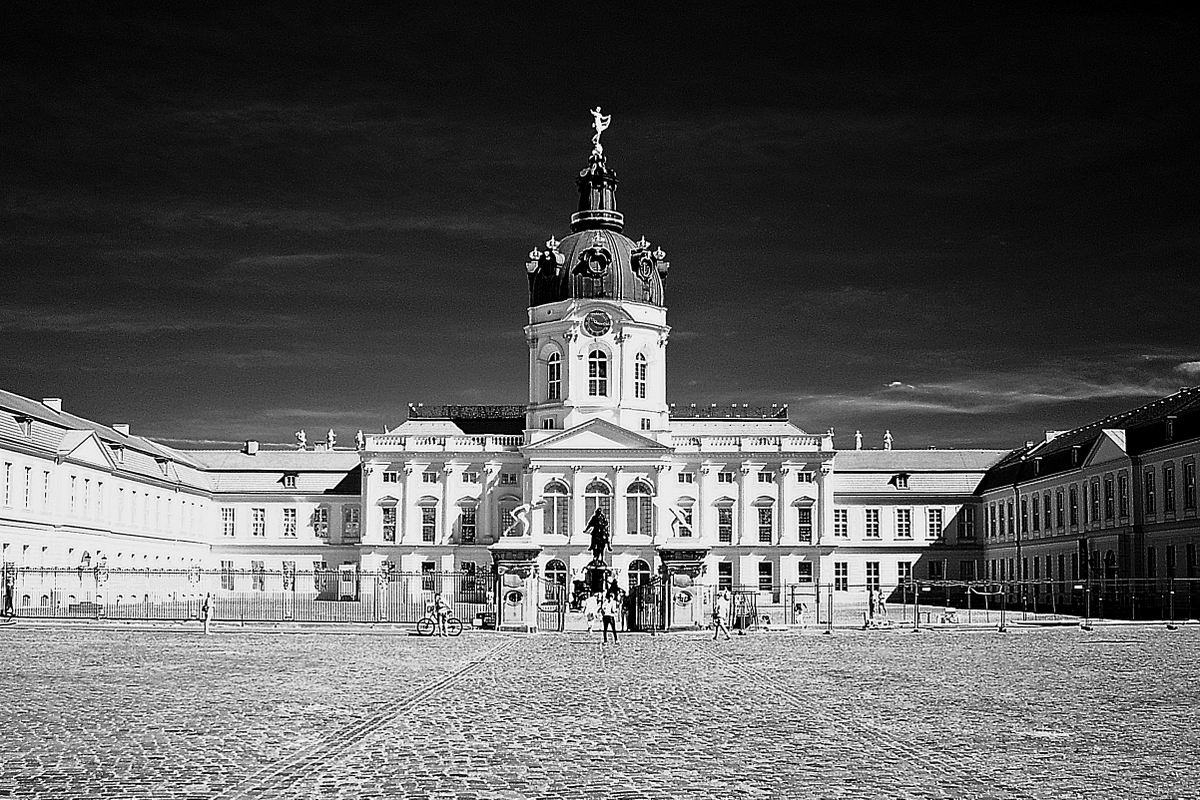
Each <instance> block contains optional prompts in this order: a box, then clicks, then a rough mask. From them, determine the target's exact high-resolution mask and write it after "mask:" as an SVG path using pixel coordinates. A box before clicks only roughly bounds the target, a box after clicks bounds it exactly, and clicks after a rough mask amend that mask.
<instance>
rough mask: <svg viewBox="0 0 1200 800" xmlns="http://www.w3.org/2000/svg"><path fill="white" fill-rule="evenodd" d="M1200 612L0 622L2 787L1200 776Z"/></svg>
mask: <svg viewBox="0 0 1200 800" xmlns="http://www.w3.org/2000/svg"><path fill="white" fill-rule="evenodd" d="M1198 650H1200V628H1196V627H1192V626H1186V627H1184V628H1182V629H1180V630H1178V631H1167V630H1165V629H1163V628H1148V627H1126V626H1111V627H1103V628H1097V629H1096V630H1094V631H1092V632H1084V631H1080V630H1078V629H1058V630H1035V631H1014V632H1010V633H1007V634H1000V633H996V632H984V631H957V632H949V631H924V632H922V633H919V634H913V633H911V632H900V631H895V632H886V631H885V632H876V631H872V632H845V631H839V632H837V633H836V634H835V635H833V636H823V635H821V634H819V633H816V632H811V633H803V634H801V633H758V634H755V635H750V636H746V637H735V638H734V639H733V640H732V641H724V640H722V641H720V642H713V641H712V640H711V639H709V638H708V637H707V636H703V635H688V634H675V635H665V636H657V637H651V636H645V635H642V636H634V635H630V636H623V637H622V639H621V643H620V645H618V646H616V647H613V646H609V647H606V648H602V647H600V646H599V645H598V642H597V641H596V640H595V639H592V638H585V635H584V634H578V635H540V636H531V637H526V636H516V635H513V636H508V635H500V634H480V633H475V634H473V635H472V634H467V635H465V636H463V637H461V638H458V639H447V640H441V639H436V638H428V639H426V638H417V637H411V636H406V635H354V634H338V633H308V634H305V633H294V634H265V633H249V632H229V631H219V632H218V633H217V634H216V635H213V636H211V637H205V636H203V635H201V634H200V633H199V632H198V631H195V632H193V631H187V632H184V631H182V630H176V631H173V632H168V631H145V630H140V631H139V630H100V629H96V628H83V627H63V628H54V627H36V626H26V625H21V626H14V627H12V628H8V629H3V630H0V673H2V674H3V676H4V677H3V683H2V686H3V703H2V704H0V736H3V752H4V758H3V760H2V761H0V796H13V797H39V798H40V797H56V798H57V797H61V798H76V797H79V798H82V797H188V798H209V797H221V798H241V797H262V798H366V797H380V798H382V797H430V798H454V799H455V800H460V799H461V800H466V799H467V798H521V797H563V798H566V797H621V798H640V797H646V798H659V797H679V798H709V797H711V798H758V797H763V798H790V797H980V798H983V797H994V798H1009V797H1035V798H1064V797H1065V798H1074V797H1133V796H1137V797H1196V796H1200V790H1198V789H1197V787H1196V786H1195V784H1194V782H1193V780H1194V775H1195V767H1196V761H1197V755H1196V754H1197V753H1198V752H1200V734H1198V733H1197V725H1196V723H1197V710H1196V709H1197V707H1198V702H1200V681H1197V679H1196V677H1195V675H1194V672H1193V669H1192V665H1193V664H1194V663H1195V658H1196V654H1197V652H1198Z"/></svg>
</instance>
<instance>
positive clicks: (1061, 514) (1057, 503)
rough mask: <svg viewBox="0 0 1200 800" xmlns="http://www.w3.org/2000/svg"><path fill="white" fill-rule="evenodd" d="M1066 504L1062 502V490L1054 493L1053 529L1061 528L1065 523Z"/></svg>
mask: <svg viewBox="0 0 1200 800" xmlns="http://www.w3.org/2000/svg"><path fill="white" fill-rule="evenodd" d="M1065 506H1066V504H1065V503H1064V502H1063V490H1062V489H1059V490H1058V491H1057V492H1055V493H1054V523H1055V524H1054V527H1056V528H1062V527H1064V525H1063V523H1064V522H1065V521H1066V514H1067V509H1066V507H1065Z"/></svg>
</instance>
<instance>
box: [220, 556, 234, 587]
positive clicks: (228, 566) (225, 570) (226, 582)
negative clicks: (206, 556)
mask: <svg viewBox="0 0 1200 800" xmlns="http://www.w3.org/2000/svg"><path fill="white" fill-rule="evenodd" d="M221 588H222V589H224V590H225V591H227V592H232V591H233V588H234V583H233V562H232V561H222V562H221Z"/></svg>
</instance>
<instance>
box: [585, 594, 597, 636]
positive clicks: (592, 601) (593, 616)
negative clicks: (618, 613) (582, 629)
mask: <svg viewBox="0 0 1200 800" xmlns="http://www.w3.org/2000/svg"><path fill="white" fill-rule="evenodd" d="M583 616H584V618H585V619H587V632H588V633H591V632H592V626H593V625H595V624H596V620H597V619H599V618H600V593H599V592H592V593H591V594H589V595H588V596H587V600H584V601H583Z"/></svg>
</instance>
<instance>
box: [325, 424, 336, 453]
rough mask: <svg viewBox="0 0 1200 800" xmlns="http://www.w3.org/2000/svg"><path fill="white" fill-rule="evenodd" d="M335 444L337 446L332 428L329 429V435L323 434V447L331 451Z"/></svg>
mask: <svg viewBox="0 0 1200 800" xmlns="http://www.w3.org/2000/svg"><path fill="white" fill-rule="evenodd" d="M335 444H337V434H336V433H334V432H333V428H330V429H329V433H327V434H325V447H326V448H327V449H329V450H332V449H333V446H334V445H335Z"/></svg>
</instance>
